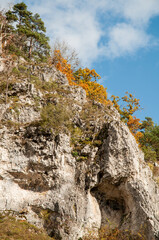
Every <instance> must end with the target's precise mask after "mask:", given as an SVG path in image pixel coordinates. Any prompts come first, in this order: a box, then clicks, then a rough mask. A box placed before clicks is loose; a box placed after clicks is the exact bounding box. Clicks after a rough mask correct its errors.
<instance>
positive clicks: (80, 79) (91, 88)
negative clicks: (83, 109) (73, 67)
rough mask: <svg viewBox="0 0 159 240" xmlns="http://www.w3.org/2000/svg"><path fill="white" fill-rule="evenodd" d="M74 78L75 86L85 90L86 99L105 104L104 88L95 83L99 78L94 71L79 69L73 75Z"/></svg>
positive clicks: (105, 94)
mask: <svg viewBox="0 0 159 240" xmlns="http://www.w3.org/2000/svg"><path fill="white" fill-rule="evenodd" d="M74 77H75V82H76V84H78V85H79V86H81V87H82V88H84V89H85V91H86V94H87V97H88V98H90V99H92V100H95V101H97V102H100V103H102V104H105V105H106V104H107V93H106V88H104V87H103V86H102V85H100V84H99V83H98V82H97V80H98V79H100V78H101V77H100V75H99V74H98V73H96V71H95V70H94V69H92V70H90V69H89V68H84V69H82V68H79V69H78V70H77V71H76V72H75V73H74Z"/></svg>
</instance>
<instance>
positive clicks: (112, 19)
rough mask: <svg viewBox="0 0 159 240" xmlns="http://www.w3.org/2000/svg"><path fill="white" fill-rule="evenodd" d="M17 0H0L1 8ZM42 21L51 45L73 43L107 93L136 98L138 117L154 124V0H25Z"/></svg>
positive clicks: (158, 87)
mask: <svg viewBox="0 0 159 240" xmlns="http://www.w3.org/2000/svg"><path fill="white" fill-rule="evenodd" d="M15 2H16V3H17V2H21V1H10V0H8V1H6V0H0V3H1V8H3V7H4V8H6V7H7V6H8V3H15ZM24 2H25V3H26V4H27V5H28V8H29V10H31V11H33V12H38V13H39V14H40V16H41V17H42V19H43V20H44V22H45V25H46V27H47V34H48V35H49V36H50V39H51V45H53V42H54V41H55V40H56V39H58V40H61V41H63V40H64V41H66V42H67V43H68V44H70V45H71V46H72V47H73V48H75V49H76V51H77V53H78V54H79V57H80V59H81V62H82V64H83V66H88V67H90V68H94V69H95V70H96V72H97V73H98V74H100V75H101V77H102V80H101V83H102V84H103V85H104V86H105V87H107V91H108V94H109V96H110V95H111V94H113V95H118V96H120V97H121V96H123V95H124V94H125V92H126V91H128V92H130V93H132V94H134V95H135V97H136V98H139V99H140V104H141V106H142V107H143V110H142V111H139V112H138V113H137V114H136V115H137V117H139V118H141V119H144V117H145V116H150V117H152V118H153V120H154V121H155V122H156V123H158V124H159V110H158V109H159V107H158V105H159V93H158V92H159V28H158V26H159V0H100V1H99V0H91V1H90V0H24Z"/></svg>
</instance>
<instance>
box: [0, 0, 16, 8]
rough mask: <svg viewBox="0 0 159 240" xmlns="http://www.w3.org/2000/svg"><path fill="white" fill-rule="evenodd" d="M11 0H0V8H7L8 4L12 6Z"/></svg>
mask: <svg viewBox="0 0 159 240" xmlns="http://www.w3.org/2000/svg"><path fill="white" fill-rule="evenodd" d="M12 3H13V1H12V0H7V1H6V0H0V10H3V9H8V8H9V7H10V6H12V5H13V4H12Z"/></svg>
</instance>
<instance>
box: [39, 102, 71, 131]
mask: <svg viewBox="0 0 159 240" xmlns="http://www.w3.org/2000/svg"><path fill="white" fill-rule="evenodd" d="M71 114H72V112H71V110H70V109H69V108H68V105H66V104H62V103H58V104H57V105H54V104H51V103H49V104H48V105H46V106H45V107H44V108H43V109H42V111H41V119H42V121H41V126H42V127H43V128H44V129H47V128H48V129H56V131H60V130H61V129H62V128H63V127H67V125H68V124H69V119H70V117H71Z"/></svg>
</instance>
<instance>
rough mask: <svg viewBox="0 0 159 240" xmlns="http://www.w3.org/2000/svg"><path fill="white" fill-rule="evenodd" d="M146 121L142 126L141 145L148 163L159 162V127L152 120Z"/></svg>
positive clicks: (147, 119)
mask: <svg viewBox="0 0 159 240" xmlns="http://www.w3.org/2000/svg"><path fill="white" fill-rule="evenodd" d="M145 119H146V120H144V121H143V122H142V124H141V131H142V133H143V135H142V137H141V138H140V145H141V147H142V150H143V152H144V153H145V160H146V161H156V160H157V161H159V125H157V124H154V122H153V121H152V118H149V117H147V118H145Z"/></svg>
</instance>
